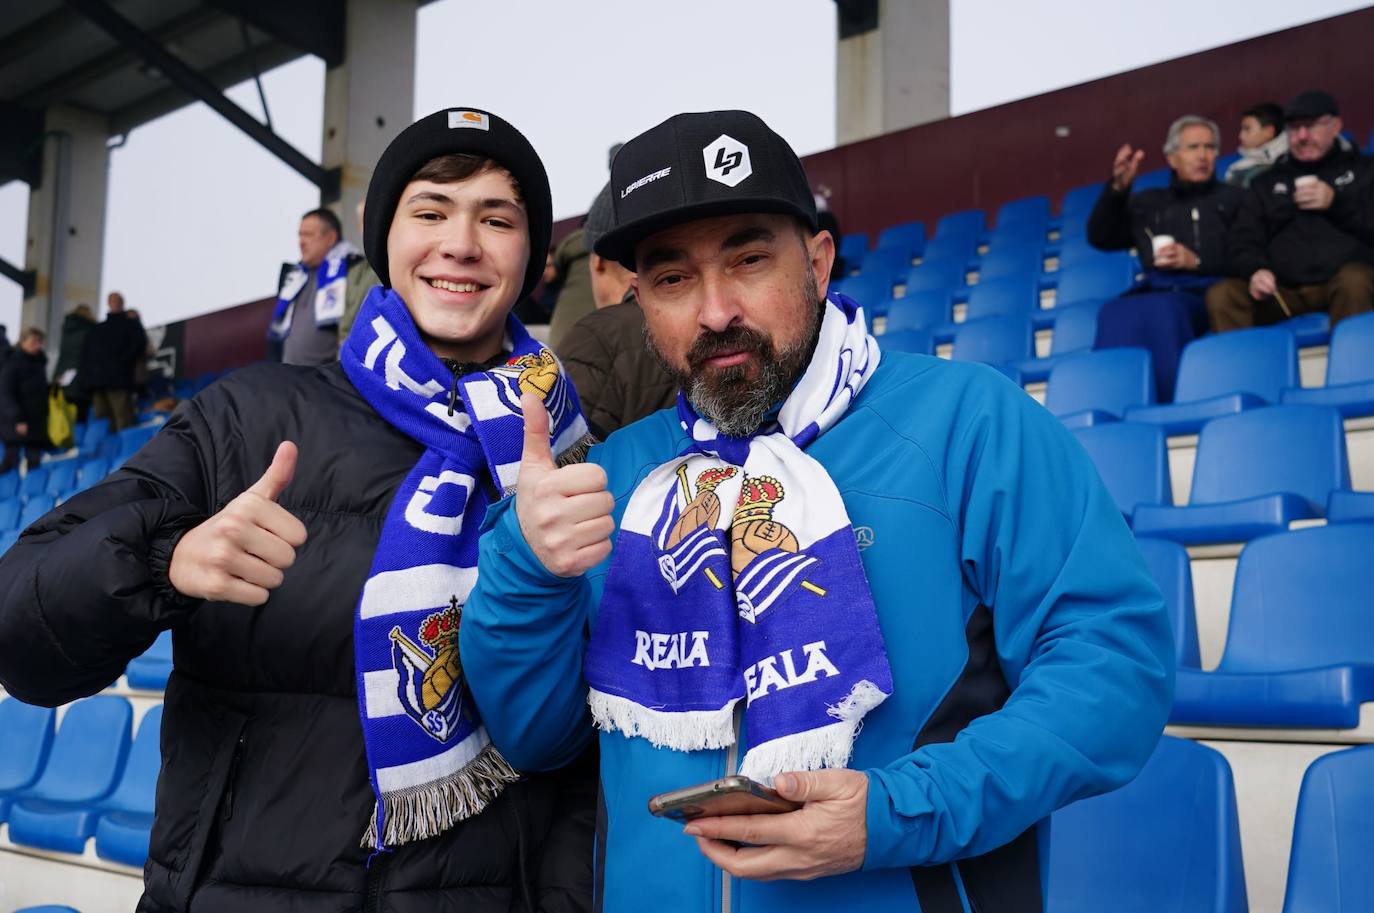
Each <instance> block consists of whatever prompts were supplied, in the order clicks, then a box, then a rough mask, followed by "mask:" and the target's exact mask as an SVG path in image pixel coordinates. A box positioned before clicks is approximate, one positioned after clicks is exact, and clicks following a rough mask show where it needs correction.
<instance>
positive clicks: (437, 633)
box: [420, 605, 458, 650]
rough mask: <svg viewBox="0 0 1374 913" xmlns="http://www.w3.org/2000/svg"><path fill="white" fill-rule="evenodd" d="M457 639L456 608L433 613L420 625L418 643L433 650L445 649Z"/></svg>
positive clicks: (452, 607) (453, 606) (451, 606)
mask: <svg viewBox="0 0 1374 913" xmlns="http://www.w3.org/2000/svg"><path fill="white" fill-rule="evenodd" d="M457 639H458V607H457V606H455V605H450V606H449V607H448V608H447V609H444V610H443V611H442V612H435V613H434V614H433V615H430V616H429V617H427V618H426V619H425V620H424V623H423V624H421V625H420V642H421V643H423V644H424V645H425V646H426V647H429V648H431V649H433V650H439V649H440V648H442V647H446V646H448V645H450V644H452V643H453V642H455V641H456V640H457Z"/></svg>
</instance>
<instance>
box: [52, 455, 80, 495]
mask: <svg viewBox="0 0 1374 913" xmlns="http://www.w3.org/2000/svg"><path fill="white" fill-rule="evenodd" d="M77 466H78V464H77V461H76V460H59V461H57V462H55V463H49V464H48V484H47V486H46V487H45V489H44V490H45V491H46V492H47V493H48V494H50V495H52V496H53V497H54V498H60V497H63V496H64V495H66V494H68V493H69V492H70V491H71V490H72V489H73V488H75V487H76V470H77Z"/></svg>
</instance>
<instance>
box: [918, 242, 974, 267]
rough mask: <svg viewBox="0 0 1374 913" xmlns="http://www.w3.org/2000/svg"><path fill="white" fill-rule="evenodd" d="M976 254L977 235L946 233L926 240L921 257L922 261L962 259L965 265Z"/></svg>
mask: <svg viewBox="0 0 1374 913" xmlns="http://www.w3.org/2000/svg"><path fill="white" fill-rule="evenodd" d="M976 256H978V236H977V235H946V236H945V237H939V236H937V237H934V238H931V239H930V240H929V241H927V242H926V249H925V252H924V253H922V254H921V259H922V261H926V260H962V261H964V263H965V265H967V264H968V262H969V261H970V260H972V259H973V258H974V257H976Z"/></svg>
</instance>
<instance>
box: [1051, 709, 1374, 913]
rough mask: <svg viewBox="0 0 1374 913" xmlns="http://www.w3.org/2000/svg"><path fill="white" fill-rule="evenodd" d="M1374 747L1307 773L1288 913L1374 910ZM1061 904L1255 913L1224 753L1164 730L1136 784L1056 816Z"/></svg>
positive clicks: (1130, 911)
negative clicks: (1165, 733)
mask: <svg viewBox="0 0 1374 913" xmlns="http://www.w3.org/2000/svg"><path fill="white" fill-rule="evenodd" d="M1372 819H1374V746H1362V747H1358V748H1349V749H1346V750H1343V751H1337V752H1333V753H1331V754H1327V755H1323V756H1322V757H1320V758H1318V759H1317V760H1315V761H1313V762H1312V763H1311V764H1310V765H1309V766H1308V768H1307V771H1306V772H1305V774H1304V775H1303V780H1302V786H1301V788H1300V790H1299V795H1298V808H1297V817H1296V820H1295V822H1294V826H1293V836H1292V849H1291V852H1290V854H1289V861H1288V886H1287V890H1286V891H1285V898H1284V905H1283V910H1284V913H1317V911H1332V910H1367V909H1374V866H1371V865H1370V864H1369V860H1370V859H1371V858H1374V828H1370V826H1369V821H1370V820H1372ZM1050 828H1051V836H1050V863H1049V879H1048V884H1047V888H1046V900H1047V907H1046V908H1047V909H1048V910H1049V911H1050V913H1089V911H1091V913H1099V911H1102V910H1112V911H1115V913H1198V911H1207V913H1245V911H1246V910H1247V909H1248V908H1249V904H1248V899H1247V897H1246V891H1245V869H1244V863H1243V861H1242V855H1241V840H1240V825H1239V819H1238V816H1237V809H1236V795H1235V781H1234V778H1233V776H1232V774H1231V767H1230V765H1229V764H1227V763H1226V759H1225V758H1224V757H1223V756H1222V755H1221V753H1220V752H1218V751H1216V750H1215V749H1213V748H1210V747H1208V746H1206V745H1203V744H1200V743H1197V742H1191V741H1188V740H1185V739H1177V738H1173V737H1171V736H1164V737H1162V738H1161V739H1160V741H1159V744H1158V746H1156V748H1155V750H1154V752H1153V754H1152V755H1151V757H1150V759H1149V761H1148V762H1147V763H1146V764H1145V767H1144V769H1143V770H1142V771H1141V772H1140V775H1139V776H1137V777H1136V778H1135V779H1134V780H1133V781H1132V782H1131V783H1129V784H1127V785H1126V786H1124V787H1122V788H1121V789H1118V790H1115V791H1114V792H1111V793H1107V794H1105V795H1102V796H1097V797H1095V798H1091V799H1085V800H1083V801H1080V802H1076V803H1074V804H1073V805H1070V806H1067V807H1066V808H1063V809H1061V810H1060V811H1058V812H1056V813H1055V814H1054V815H1053V817H1052V819H1051V825H1050Z"/></svg>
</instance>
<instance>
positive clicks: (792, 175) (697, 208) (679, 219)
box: [594, 111, 817, 270]
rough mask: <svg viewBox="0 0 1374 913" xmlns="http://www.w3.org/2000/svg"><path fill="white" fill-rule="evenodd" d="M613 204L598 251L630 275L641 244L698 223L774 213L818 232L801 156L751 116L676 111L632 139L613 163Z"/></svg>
mask: <svg viewBox="0 0 1374 913" xmlns="http://www.w3.org/2000/svg"><path fill="white" fill-rule="evenodd" d="M611 205H612V209H613V211H614V215H615V220H614V225H613V227H612V228H611V229H610V230H609V231H607V232H606V233H605V234H603V235H602V236H601V238H600V240H598V241H597V242H596V246H595V248H594V249H595V250H596V252H597V253H598V254H600V255H601V256H603V257H605V258H606V259H608V260H615V261H617V262H619V263H620V264H621V265H623V266H624V267H625V268H627V269H630V270H633V269H634V268H635V245H636V244H638V243H639V242H640V241H641V240H643V239H644V238H646V237H648V236H649V235H652V234H654V233H655V232H658V231H662V230H663V229H665V228H670V227H672V226H673V225H679V224H681V223H683V222H691V221H694V220H696V219H704V218H708V217H710V216H722V215H733V214H736V213H752V212H771V213H782V214H785V215H794V216H797V217H798V218H800V219H801V220H802V221H804V222H805V223H806V224H807V225H808V226H810V228H811V230H812V231H815V230H816V229H817V224H816V200H815V197H814V196H813V195H812V193H811V187H810V184H809V183H808V182H807V180H806V172H805V171H804V170H803V169H802V164H801V159H799V158H797V154H796V153H795V152H793V151H792V147H791V146H789V145H788V144H787V141H786V140H784V139H783V138H782V137H781V136H779V135H778V134H777V133H774V132H773V130H772V129H771V128H769V126H768V125H767V124H765V123H764V122H763V121H762V120H761V119H760V118H759V117H758V115H755V114H750V113H749V112H748V111H708V112H703V113H695V114H678V115H675V116H673V117H670V118H668V119H667V120H665V121H664V122H663V123H661V124H659V125H658V126H657V127H653V128H651V129H649V130H647V131H645V132H644V133H641V134H640V135H639V136H636V137H635V138H634V139H632V140H630V141H629V142H628V143H626V144H625V145H624V146H622V147H621V148H620V151H619V152H617V153H616V155H615V159H614V160H613V161H612V162H611Z"/></svg>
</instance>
